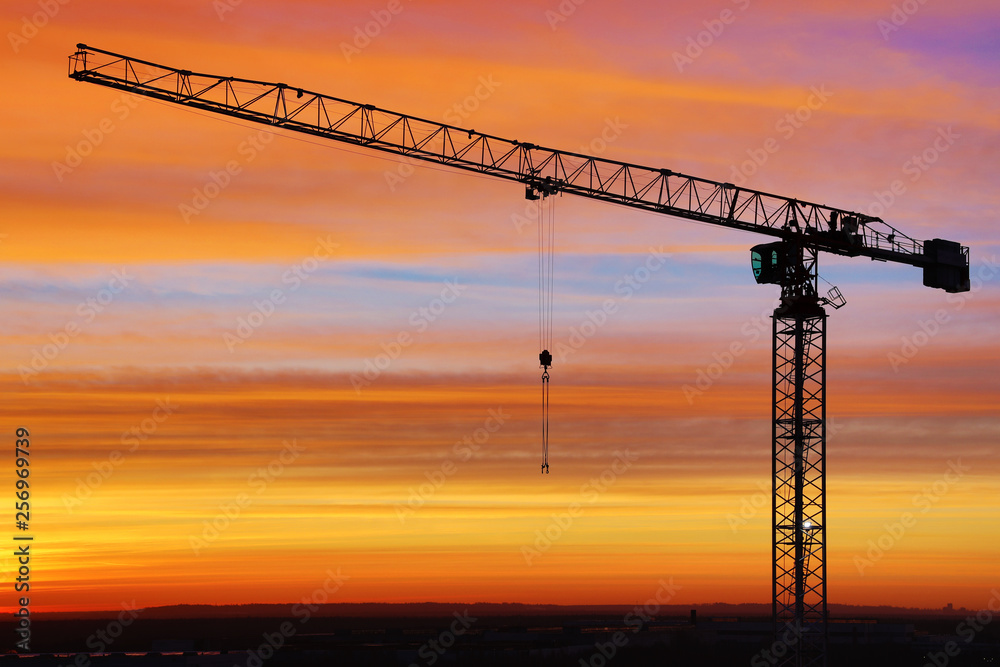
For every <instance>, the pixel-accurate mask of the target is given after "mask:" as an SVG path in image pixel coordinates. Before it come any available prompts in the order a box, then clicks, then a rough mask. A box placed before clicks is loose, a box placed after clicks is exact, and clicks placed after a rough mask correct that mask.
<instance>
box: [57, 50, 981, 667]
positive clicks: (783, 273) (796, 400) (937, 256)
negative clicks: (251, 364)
mask: <svg viewBox="0 0 1000 667" xmlns="http://www.w3.org/2000/svg"><path fill="white" fill-rule="evenodd" d="M69 76H70V77H71V78H73V79H76V80H77V81H84V82H88V83H94V84H98V85H102V86H108V87H111V88H116V89H119V90H123V91H127V92H129V93H134V94H137V95H143V96H146V97H151V98H154V99H158V100H162V101H165V102H171V103H176V104H181V105H184V106H187V107H191V108H195V109H200V110H203V111H209V112H212V113H218V114H222V115H225V116H230V117H234V118H239V119H242V120H244V121H250V122H253V123H261V124H264V125H267V126H270V127H274V128H283V129H285V130H290V131H293V132H300V133H304V134H309V135H314V136H317V137H322V138H324V139H330V140H332V141H338V142H342V143H345V144H349V145H352V146H356V147H360V148H366V149H371V150H374V151H381V152H383V153H389V154H391V155H395V156H399V157H406V158H411V159H417V160H423V161H426V162H430V163H435V164H438V165H445V166H448V167H453V168H455V169H463V170H466V171H469V172H474V173H477V174H484V175H487V176H495V177H497V178H502V179H506V180H509V181H516V182H517V183H520V184H523V185H524V187H525V195H526V197H527V198H528V199H533V200H537V199H539V198H544V197H548V196H551V195H554V194H557V193H560V194H568V195H576V196H580V197H586V198H588V199H595V200H598V201H605V202H609V203H612V204H618V205H620V206H627V207H629V208H635V209H641V210H645V211H652V212H654V213H663V214H666V215H669V216H673V217H676V218H683V219H687V220H693V221H697V222H702V223H707V224H711V225H717V226H720V227H727V228H731V229H740V230H744V231H748V232H755V233H757V234H763V235H765V236H769V237H772V238H773V239H774V240H773V241H772V242H770V243H765V244H761V245H757V246H754V247H753V248H752V250H751V268H752V270H753V275H754V278H755V279H756V281H757V282H758V283H762V284H774V285H778V286H780V287H781V299H780V302H779V305H778V306H777V307H776V308H775V310H774V314H773V318H772V319H773V327H772V334H773V348H772V351H773V366H772V387H773V407H772V414H771V424H772V454H773V457H772V477H773V485H774V487H773V498H772V537H773V540H772V557H773V558H772V561H773V562H772V593H773V602H772V616H773V622H774V629H775V634H776V636H777V635H779V634H782V633H784V634H785V635H786V636H787V635H788V630H793V631H794V634H793V635H792V636H794V637H796V638H797V640H796V641H795V642H794V643H793V645H792V646H791V647H789V649H790V650H789V651H788V652H787V653H786V654H785V655H784V657H783V662H782V664H788V665H797V666H801V665H821V664H824V663H825V661H826V658H825V656H826V650H825V649H826V635H827V632H826V627H827V586H826V584H827V557H826V546H827V532H826V527H827V525H826V465H825V458H826V319H827V313H826V309H825V306H831V307H834V308H839V307H840V306H842V305H843V304H844V300H843V297H842V296H841V295H840V293H839V291H838V290H836V289H835V288H834V289H833V290H831V291H830V292H828V293H827V294H826V295H821V294H820V293H819V289H818V272H817V268H818V259H819V254H820V253H821V252H826V253H830V254H833V255H841V256H846V257H868V258H870V259H872V260H878V261H883V262H894V263H897V264H908V265H910V266H914V267H917V268H919V269H921V270H922V271H923V283H924V285H925V286H927V287H933V288H938V289H943V290H945V291H947V292H964V291H968V290H969V249H968V248H967V247H964V246H962V245H960V244H959V243H957V242H954V241H947V240H943V239H931V240H927V241H918V240H916V239H913V238H911V237H909V236H907V235H906V234H904V233H902V232H900V231H899V230H897V229H895V228H894V227H892V226H891V225H889V224H888V223H886V222H885V221H883V220H882V219H881V218H878V217H875V216H871V215H866V214H863V213H858V212H853V211H849V210H846V209H842V208H835V207H831V206H826V205H821V204H813V203H809V202H805V201H802V200H799V199H794V198H791V197H784V196H780V195H774V194H768V193H765V192H760V191H757V190H752V189H749V188H744V187H739V186H736V185H733V184H731V183H724V182H718V181H713V180H709V179H705V178H698V177H696V176H689V175H685V174H681V173H677V172H675V171H672V170H670V169H661V168H655V167H644V166H641V165H637V164H630V163H627V162H620V161H617V160H611V159H606V158H601V157H594V156H589V155H584V154H581V153H573V152H569V151H561V150H556V149H553V148H545V147H542V146H539V145H536V144H532V143H527V142H522V141H513V140H510V139H503V138H501V137H497V136H494V135H490V134H484V133H481V132H477V131H476V130H473V129H466V128H460V127H456V126H453V125H448V124H445V123H439V122H437V121H432V120H427V119H424V118H419V117H416V116H411V115H408V114H403V113H397V112H394V111H389V110H386V109H381V108H379V107H376V106H374V105H371V104H361V103H358V102H351V101H348V100H345V99H341V98H337V97H331V96H329V95H323V94H321V93H316V92H312V91H309V90H306V89H304V88H298V87H295V86H290V85H288V84H285V83H272V82H266V81H256V80H252V79H242V78H237V77H232V76H217V75H212V74H202V73H196V72H192V71H190V70H185V69H177V68H174V67H168V66H165V65H158V64H156V63H152V62H149V61H145V60H140V59H138V58H132V57H130V56H125V55H121V54H117V53H112V52H110V51H104V50H102V49H96V48H93V47H89V46H87V45H85V44H78V45H77V50H76V52H75V53H73V54H72V55H70V57H69ZM540 361H541V362H542V363H543V364H544V365H545V370H546V376H547V371H548V367H549V365H550V364H551V355H549V356H548V357H547V358H546V357H545V356H544V354H543V356H541V357H540ZM546 379H547V377H546Z"/></svg>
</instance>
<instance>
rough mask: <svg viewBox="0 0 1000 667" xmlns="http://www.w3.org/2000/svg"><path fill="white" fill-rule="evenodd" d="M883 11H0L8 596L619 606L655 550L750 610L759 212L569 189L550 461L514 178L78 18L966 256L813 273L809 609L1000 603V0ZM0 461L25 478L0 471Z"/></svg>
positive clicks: (873, 7)
mask: <svg viewBox="0 0 1000 667" xmlns="http://www.w3.org/2000/svg"><path fill="white" fill-rule="evenodd" d="M845 4H846V5H848V6H845ZM899 4H900V3H895V5H894V3H893V2H890V1H889V0H884V1H870V2H869V1H865V2H850V3H843V2H833V1H831V0H823V1H821V2H811V3H802V2H793V1H792V0H719V1H718V2H714V3H702V2H693V1H690V0H686V1H684V2H671V3H662V2H652V1H648V2H627V3H614V2H607V1H606V0H587V1H586V2H584V1H583V0H574V1H573V2H571V1H570V0H565V1H563V2H562V3H561V4H560V2H558V0H551V1H550V2H528V1H522V0H510V1H507V2H499V3H474V2H465V3H459V2H436V1H434V0H420V1H419V2H410V1H409V0H398V2H397V0H391V1H387V0H373V1H372V2H351V3H348V2H320V1H319V0H285V1H283V2H279V1H278V0H215V1H214V2H213V1H212V0H197V1H194V0H187V1H182V0H166V1H163V2H156V3H140V2H134V1H129V2H125V1H118V0H93V1H90V2H84V1H82V0H73V1H69V0H47V1H46V0H41V1H39V0H5V2H4V3H3V5H2V15H3V25H4V33H5V35H6V39H5V41H6V44H5V45H4V46H3V47H0V50H2V51H3V54H4V55H3V57H2V58H3V59H2V69H0V72H2V74H0V77H2V81H3V86H4V88H3V89H4V104H3V105H2V106H0V127H2V128H3V139H4V140H3V141H2V142H0V170H2V181H0V198H2V201H0V206H2V210H3V214H2V217H0V234H2V235H0V257H2V259H3V265H4V271H3V273H2V276H0V295H2V305H3V310H4V314H5V317H4V319H3V324H2V328H0V342H2V344H3V347H4V350H5V354H4V362H3V366H2V377H0V382H2V383H3V389H4V395H5V400H4V401H3V407H2V411H3V417H2V423H3V432H4V433H7V434H8V437H9V440H8V442H9V444H10V446H11V448H12V449H13V446H14V431H15V429H16V428H17V427H25V428H27V429H29V430H30V432H31V441H32V446H31V478H30V479H31V483H32V486H31V490H32V497H31V502H32V516H31V531H30V532H31V534H32V535H33V536H34V542H33V545H32V553H33V556H34V558H33V560H32V572H31V577H32V581H31V601H32V608H33V610H36V611H56V610H84V609H117V608H120V605H121V603H122V602H131V601H133V600H134V601H135V604H137V605H139V606H143V607H150V606H156V605H165V604H177V603H212V604H225V603H250V602H296V601H300V600H301V599H302V598H303V597H309V596H310V595H312V593H313V592H314V591H316V590H317V589H318V588H321V587H322V586H323V583H324V580H326V579H327V578H328V576H329V575H328V574H327V573H328V572H333V573H336V572H338V571H339V572H340V574H341V576H342V577H345V579H344V584H343V586H342V587H341V588H340V590H338V591H337V593H336V594H335V595H334V596H332V597H331V600H330V601H343V602H368V601H370V602H410V601H442V602H451V601H455V602H476V601H490V602H530V603H567V604H578V603H579V604H585V603H600V604H609V603H622V604H628V603H633V602H637V601H641V600H645V599H647V598H649V597H650V596H651V595H652V594H653V593H654V592H655V591H656V590H657V588H658V587H659V584H658V581H659V580H660V579H667V578H673V581H674V582H675V584H677V585H679V586H680V587H681V588H680V591H679V593H678V596H677V598H676V599H675V602H677V603H681V604H697V603H709V602H731V603H740V602H768V601H770V596H771V583H770V567H771V566H770V563H771V551H770V539H771V532H770V495H769V494H770V472H771V465H770V458H771V443H770V400H771V388H770V384H769V382H770V364H771V357H770V355H771V352H770V320H769V319H768V315H769V314H770V312H771V310H772V309H773V307H774V300H775V297H776V296H777V293H778V289H777V288H776V287H774V286H758V285H756V284H755V283H754V281H753V276H752V273H751V270H750V265H749V248H750V246H752V245H754V244H756V243H760V242H764V241H767V240H769V239H767V238H766V237H761V236H756V235H753V234H748V233H744V232H737V231H732V230H725V229H722V228H717V227H714V226H711V225H703V224H693V223H691V222H688V221H682V220H678V219H674V218H670V217H666V216H663V215H656V214H652V213H643V212H638V211H633V210H630V209H627V208H623V207H615V206H613V205H610V204H605V203H601V202H595V201H588V200H586V199H580V198H571V197H568V196H567V197H563V198H560V199H559V200H558V201H557V204H556V216H557V222H556V225H557V231H556V245H557V253H556V259H555V271H556V274H555V290H554V291H555V314H554V325H555V333H554V340H555V341H556V344H557V345H560V344H561V345H562V346H563V347H562V348H560V349H561V350H562V353H559V352H558V350H557V354H556V359H555V363H554V367H553V369H552V381H551V396H552V426H551V432H552V436H551V445H550V465H551V474H549V475H546V476H542V475H540V474H539V459H540V420H539V417H540V407H539V376H540V370H539V369H538V367H537V355H538V352H539V350H538V349H537V347H538V344H537V340H538V317H537V299H538V288H537V260H536V251H537V245H536V242H537V240H536V234H535V227H534V225H533V223H532V224H524V221H525V220H526V219H528V217H529V216H530V215H532V213H533V211H532V209H531V205H530V204H529V202H526V201H525V199H524V190H523V187H522V186H519V185H517V184H514V183H510V182H506V181H501V180H497V179H491V178H487V177H483V176H475V175H470V174H466V173H461V172H457V171H451V170H449V169H447V168H444V167H437V166H434V167H426V166H416V167H414V166H412V165H410V164H409V163H403V162H399V161H397V160H395V159H393V158H390V157H389V156H386V155H383V154H376V153H369V152H366V151H365V150H364V149H361V148H345V147H343V146H341V145H339V144H333V143H331V142H325V141H323V140H322V139H318V138H310V137H305V136H304V135H299V136H296V135H293V134H290V133H288V132H285V131H276V132H274V133H270V131H269V130H266V129H262V126H253V125H251V124H248V123H243V122H237V121H233V120H232V119H229V118H225V117H222V116H216V115H212V114H208V113H203V112H193V111H192V110H189V109H185V108H182V107H179V106H175V105H171V104H168V103H163V102H158V101H154V100H150V99H144V98H132V97H129V96H128V95H125V94H123V93H121V92H120V91H115V90H112V89H109V88H103V87H100V86H94V85H90V84H85V83H79V82H76V81H73V80H71V79H69V78H68V77H67V56H69V55H70V54H72V53H73V52H74V51H75V47H76V44H77V43H78V42H83V43H86V44H88V45H91V46H94V47H97V48H101V49H106V50H109V51H114V52H118V53H124V54H128V55H131V56H134V57H137V58H142V59H146V60H150V61H153V62H157V63H162V64H165V65H170V66H173V67H178V68H186V69H190V70H194V71H202V72H208V73H213V74H220V75H232V76H238V77H245V78H251V79H259V80H265V81H282V82H285V83H288V84H290V85H294V86H299V87H303V88H307V89H310V90H314V91H319V92H323V93H326V94H329V95H333V96H337V97H342V98H345V99H349V100H356V101H359V102H365V103H370V104H375V105H376V106H379V107H382V108H385V109H391V110H396V111H400V112H405V113H408V114H412V115H416V116H421V117H425V118H428V119H432V120H439V121H442V122H449V123H453V124H457V125H459V126H462V127H468V128H475V129H477V130H479V131H481V132H484V133H490V134H494V135H498V136H501V137H509V138H511V139H518V140H520V141H528V142H532V143H536V144H541V145H544V146H551V147H555V148H563V149H567V150H573V151H580V152H583V153H588V154H599V155H601V156H604V157H608V158H613V159H619V160H624V161H629V162H634V163H638V164H644V165H649V166H652V167H657V168H660V167H662V168H668V169H672V170H675V171H680V172H685V173H690V174H694V175H698V176H702V177H705V178H709V179H716V180H721V181H731V182H736V183H739V184H745V185H746V186H747V187H749V188H755V189H759V190H764V191H767V192H775V193H777V194H782V195H787V196H792V197H797V198H800V199H802V200H805V201H815V202H819V203H825V204H829V205H831V206H837V207H842V208H847V209H851V210H857V211H861V212H865V213H872V214H874V215H881V216H882V217H883V218H884V219H885V220H886V222H888V223H889V224H891V225H893V226H895V227H897V228H899V229H900V230H902V231H904V232H905V233H907V234H909V235H911V236H913V237H915V238H917V239H929V238H945V239H951V240H957V241H960V242H962V243H963V244H964V245H967V246H969V247H970V249H971V258H972V260H971V270H972V276H973V280H972V291H971V292H969V293H967V294H963V295H948V294H945V293H944V292H942V291H940V290H932V289H929V288H925V287H923V286H922V282H921V273H920V271H919V270H918V269H914V268H911V267H907V266H902V265H890V264H885V263H873V262H871V261H869V260H867V259H862V258H856V259H844V258H835V257H829V256H823V258H822V259H821V266H820V272H821V275H822V276H823V278H824V279H825V280H827V281H829V282H830V283H831V284H834V285H837V286H838V287H839V288H840V289H841V291H842V292H843V294H844V296H845V297H846V298H847V301H848V305H847V306H846V307H845V308H843V309H841V310H838V311H836V312H831V316H830V319H829V324H828V332H829V341H828V378H829V382H828V406H829V407H828V414H829V416H830V420H831V421H830V426H829V432H830V436H829V440H828V471H829V477H828V486H827V498H828V525H829V539H830V546H829V553H828V555H829V601H830V602H831V603H845V604H886V605H903V606H920V607H941V606H943V605H945V604H947V603H949V602H951V603H953V604H954V605H955V606H956V607H958V606H961V605H964V606H966V607H970V608H980V607H982V606H984V605H985V604H986V602H987V601H988V600H989V598H990V591H991V589H992V588H995V587H997V586H1000V578H998V572H1000V556H998V555H997V554H998V553H1000V506H998V498H1000V459H998V455H1000V410H998V407H997V406H998V403H1000V373H998V368H1000V363H998V362H1000V346H998V342H1000V289H998V287H1000V260H998V255H1000V232H998V227H997V219H998V215H1000V192H998V189H997V182H998V167H1000V114H998V113H997V109H998V108H1000V63H998V60H1000V11H998V9H997V6H996V2H995V0H956V1H954V2H947V3H946V2H927V3H923V4H921V3H915V2H914V3H902V4H905V5H906V6H907V7H910V9H911V10H914V9H915V11H914V12H913V13H912V15H911V14H906V13H905V12H903V11H902V10H901V9H896V10H895V14H894V6H897V7H898V5H899ZM911 5H912V7H911ZM366 30H367V31H368V33H369V34H367V35H366V34H365V31H366ZM765 146H769V147H771V149H772V150H770V151H768V150H764V147H765ZM775 146H776V147H777V148H776V149H774V147H775ZM232 163H235V164H236V166H237V167H238V169H236V170H235V171H236V173H235V174H234V175H231V177H230V178H228V180H226V179H223V180H225V183H224V185H223V186H222V187H216V186H215V185H216V184H217V183H219V181H220V177H219V174H220V173H221V172H223V171H224V170H225V169H226V166H227V164H232ZM213 174H214V175H215V176H214V178H215V180H214V181H213ZM894 183H895V184H896V185H895V187H894V185H893V184H894ZM893 190H895V192H893ZM206 195H208V196H206ZM199 198H202V199H199ZM191 207H196V210H198V212H197V214H195V215H191V214H190V213H187V214H186V213H185V211H186V210H187V211H190V208H191ZM654 253H655V255H656V256H657V257H660V258H662V259H661V260H660V261H659V262H658V263H657V264H658V265H661V266H660V268H659V269H657V270H655V271H653V272H651V274H650V276H649V278H648V280H646V281H645V282H641V283H640V284H639V288H637V289H634V290H631V291H630V292H628V293H626V292H625V291H624V290H622V289H621V288H620V285H621V281H622V280H623V279H624V278H625V277H626V276H635V275H638V274H636V271H637V269H639V268H640V267H642V266H644V265H645V264H646V262H647V259H648V258H649V257H650V255H651V254H654ZM824 285H825V283H824ZM616 286H617V288H616ZM275 293H277V294H278V296H279V297H280V298H278V299H275V300H271V299H272V297H273V296H274V295H275ZM607 300H613V301H614V305H615V312H614V313H613V314H612V315H610V316H609V317H608V318H607V321H606V322H605V323H603V324H602V325H601V326H591V325H590V324H587V323H589V322H590V321H591V320H590V319H589V318H588V313H591V314H593V313H594V312H596V311H597V310H599V309H600V308H601V307H602V304H603V303H604V302H606V301H607ZM446 302H447V303H446ZM261 313H263V314H261ZM251 322H254V323H256V325H251V324H250V323H251ZM582 330H586V333H585V334H582V333H580V332H581V331H582ZM401 336H402V337H403V339H405V340H407V341H409V344H408V345H405V346H402V345H401V346H398V347H394V342H395V341H398V340H400V337H401ZM737 343H738V344H740V345H741V346H742V347H740V348H738V349H742V350H745V351H744V352H743V353H742V354H738V355H736V356H735V357H733V356H732V355H730V354H729V350H730V349H731V348H732V346H733V345H734V344H737ZM567 350H568V352H567ZM390 354H391V355H392V356H393V357H394V358H392V359H391V360H390V359H389V355H390ZM379 355H386V356H384V357H382V358H380V357H379ZM727 355H728V356H727ZM376 364H378V365H379V366H381V368H376ZM723 367H724V368H723ZM366 369H367V372H368V374H367V376H366V375H365V372H366ZM709 374H711V375H712V376H713V377H714V378H715V379H711V380H708V379H707V378H708V375H709ZM352 378H353V381H352ZM685 387H687V390H686V389H685ZM692 387H694V388H695V389H697V391H692V389H691V388H692ZM463 441H465V442H464V443H463ZM469 442H471V443H472V444H473V445H474V447H470V445H469V444H468V443H469ZM2 474H5V475H7V482H6V484H9V485H10V486H9V487H7V488H9V489H11V495H12V492H13V488H12V487H13V482H14V463H13V457H11V459H9V468H8V469H7V471H6V472H3V473H2ZM602 475H603V478H602ZM602 479H603V481H601V480H602ZM10 500H13V498H10ZM574 503H578V504H579V505H580V507H581V510H580V511H579V512H578V513H577V516H575V517H571V519H570V520H567V518H566V515H567V513H568V512H569V508H570V506H571V505H573V504H574ZM907 512H909V513H911V514H913V516H914V517H915V522H911V523H912V525H911V526H910V527H908V528H906V529H905V530H904V531H902V533H900V532H899V531H897V530H896V529H895V528H893V525H894V524H896V523H897V522H899V521H900V518H901V516H902V515H903V514H904V513H907ZM13 515H14V509H13V503H11V504H10V505H9V513H8V517H9V520H10V522H11V523H10V524H8V525H9V526H10V530H11V533H10V535H11V536H13V535H14V534H16V533H17V532H18V531H17V530H15V529H14V527H13V521H14V516H13ZM553 517H555V518H553ZM213 524H214V525H213ZM560 524H562V525H561V526H560ZM546 531H548V532H549V534H550V535H555V536H556V538H555V539H554V540H552V541H551V543H550V544H546V543H543V542H541V541H540V540H539V537H538V536H539V535H542V534H545V533H546ZM8 541H9V542H10V544H13V542H12V541H10V538H9V537H8ZM880 541H881V544H882V546H883V547H886V546H888V548H883V549H881V550H878V551H873V550H872V549H873V545H878V544H879V543H880ZM539 545H541V546H539ZM532 550H533V551H532ZM11 551H12V548H11V549H8V550H6V552H7V553H8V554H9V553H10V552H11ZM862 559H864V560H862ZM862 563H863V564H862ZM0 565H2V567H3V571H4V576H5V579H4V580H5V581H8V582H9V581H10V578H11V577H12V576H13V574H12V573H13V572H15V571H16V563H15V559H14V558H12V557H11V556H9V555H8V556H6V557H4V558H2V559H0ZM7 590H8V592H7V593H6V594H5V597H4V600H3V602H4V604H5V605H6V606H7V608H10V606H11V605H12V604H13V602H14V599H15V597H14V593H13V591H12V589H10V588H8V589H7Z"/></svg>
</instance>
